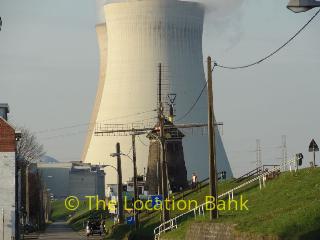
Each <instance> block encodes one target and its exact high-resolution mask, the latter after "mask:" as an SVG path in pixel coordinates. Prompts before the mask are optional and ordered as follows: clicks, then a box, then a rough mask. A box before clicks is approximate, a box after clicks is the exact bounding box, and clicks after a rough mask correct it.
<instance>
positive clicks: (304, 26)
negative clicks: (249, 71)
mask: <svg viewBox="0 0 320 240" xmlns="http://www.w3.org/2000/svg"><path fill="white" fill-rule="evenodd" d="M319 12H320V10H318V11H317V12H316V13H315V14H314V15H313V16H312V17H311V18H310V19H309V21H308V22H307V23H306V24H304V25H303V26H302V27H301V28H300V29H299V31H298V32H296V33H295V34H294V35H293V36H292V37H291V38H290V39H289V40H288V41H286V42H285V43H284V44H282V45H281V46H280V47H279V48H277V49H276V50H274V51H273V52H271V53H270V54H268V55H267V56H265V57H264V58H261V59H260V60H258V61H255V62H253V63H250V64H247V65H243V66H235V67H232V66H224V65H220V64H219V63H217V62H215V63H214V66H216V67H220V68H225V69H231V70H236V69H243V68H248V67H252V66H255V65H257V64H260V63H262V62H264V61H265V60H267V59H268V58H270V57H272V56H273V55H275V54H276V53H278V52H279V51H280V50H282V49H283V48H284V47H286V46H287V45H288V44H289V43H290V42H291V41H292V40H293V39H295V38H296V37H297V36H298V35H299V34H300V33H301V32H302V31H303V30H304V29H305V28H306V27H307V26H308V25H309V24H310V23H311V22H312V21H313V19H315V17H316V16H317V15H318V14H319Z"/></svg>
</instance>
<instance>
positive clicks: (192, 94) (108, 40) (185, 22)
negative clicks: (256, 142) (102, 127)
mask: <svg viewBox="0 0 320 240" xmlns="http://www.w3.org/2000/svg"><path fill="white" fill-rule="evenodd" d="M104 11H105V16H106V17H105V20H106V23H105V25H101V24H99V25H97V34H98V42H99V48H100V80H99V86H98V91H97V97H96V101H95V105H94V109H93V114H92V118H91V124H90V127H89V132H88V136H87V140H86V144H85V147H84V151H83V161H84V162H88V163H89V162H90V163H93V164H99V163H101V164H110V165H113V166H116V162H115V159H112V158H110V157H109V154H110V153H112V152H115V144H116V142H120V143H121V149H122V151H123V152H124V153H126V152H129V150H130V148H131V137H130V136H128V137H122V136H119V137H118V136H113V137H110V136H109V137H108V136H105V137H101V136H94V125H95V123H96V124H103V123H114V124H122V123H132V122H142V123H144V124H146V123H149V124H152V126H154V125H155V123H156V115H157V113H156V111H153V110H154V109H156V108H157V98H158V96H157V88H158V64H159V63H162V64H163V68H164V69H163V82H164V83H165V87H164V88H163V100H164V101H165V100H166V97H167V96H166V95H167V94H168V93H171V92H174V93H176V94H177V101H176V104H177V111H176V114H177V118H178V119H179V117H181V116H182V115H183V114H184V113H185V112H186V111H188V110H189V108H190V106H191V105H192V104H193V103H194V101H195V99H196V98H197V97H198V95H199V93H200V91H201V89H202V87H203V85H204V83H205V73H204V66H203V63H204V59H203V55H202V31H203V20H204V8H203V6H202V5H200V4H198V3H194V2H183V1H177V0H142V1H125V2H120V3H110V4H107V5H106V6H105V7H104ZM206 101H207V98H206V94H203V96H202V98H201V99H200V100H199V102H198V104H197V107H196V108H195V109H194V110H193V112H192V114H190V116H188V117H186V118H185V119H183V121H184V122H207V103H206ZM140 137H141V138H142V139H143V140H145V141H147V139H146V138H144V136H140ZM207 141H208V140H207V136H206V135H205V136H201V135H200V134H198V135H195V136H192V135H186V137H185V139H184V142H183V145H184V157H185V162H186V167H187V170H188V172H189V175H190V174H191V172H193V171H195V172H196V173H197V174H198V176H199V178H204V177H207V176H208V144H207ZM216 144H217V158H218V164H217V165H218V171H222V170H225V171H226V172H227V176H228V177H231V176H232V172H231V169H230V165H229V163H228V159H227V156H226V153H225V151H224V148H223V144H222V141H221V138H220V136H218V137H217V143H216ZM136 145H137V169H138V174H142V173H143V170H144V168H146V167H147V163H148V147H146V146H144V145H143V144H141V143H140V142H138V141H137V144H136ZM123 161H129V160H127V159H124V158H123ZM122 168H123V169H122V170H123V179H124V181H125V180H127V179H129V177H132V173H133V170H132V164H130V162H128V164H123V165H122ZM106 183H107V184H117V174H116V172H115V171H113V170H110V171H108V175H107V178H106Z"/></svg>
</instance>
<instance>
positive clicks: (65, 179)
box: [37, 162, 105, 199]
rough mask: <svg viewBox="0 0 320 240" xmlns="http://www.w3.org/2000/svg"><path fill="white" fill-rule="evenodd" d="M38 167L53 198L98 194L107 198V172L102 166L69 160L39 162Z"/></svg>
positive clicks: (81, 197)
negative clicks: (65, 161) (62, 161)
mask: <svg viewBox="0 0 320 240" xmlns="http://www.w3.org/2000/svg"><path fill="white" fill-rule="evenodd" d="M37 168H38V170H39V172H40V174H41V177H42V180H43V182H44V184H45V186H46V188H47V191H48V192H49V193H50V195H51V198H52V199H65V198H66V197H68V196H76V197H78V198H79V199H85V196H96V195H98V196H99V198H101V199H104V198H105V184H104V182H105V180H104V179H105V174H104V171H103V169H101V168H100V166H95V165H91V164H83V163H80V162H67V163H37Z"/></svg>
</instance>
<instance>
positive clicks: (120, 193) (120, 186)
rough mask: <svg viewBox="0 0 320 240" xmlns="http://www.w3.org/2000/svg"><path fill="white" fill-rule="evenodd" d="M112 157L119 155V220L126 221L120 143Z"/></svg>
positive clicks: (120, 221)
mask: <svg viewBox="0 0 320 240" xmlns="http://www.w3.org/2000/svg"><path fill="white" fill-rule="evenodd" d="M110 156H111V157H117V172H118V221H119V223H123V222H124V215H123V198H122V170H121V151H120V143H117V144H116V153H111V154H110Z"/></svg>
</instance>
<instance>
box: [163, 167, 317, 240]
mask: <svg viewBox="0 0 320 240" xmlns="http://www.w3.org/2000/svg"><path fill="white" fill-rule="evenodd" d="M242 195H243V197H244V198H245V199H248V208H249V211H225V212H220V218H219V220H218V221H219V222H224V223H236V224H237V230H239V231H244V232H250V233H256V234H259V235H273V236H279V237H280V238H281V239H303V240H304V239H320V169H310V168H308V169H303V170H299V171H298V172H297V173H295V172H292V173H285V174H282V175H281V176H280V177H279V178H277V179H274V180H272V181H268V182H267V186H266V188H264V189H262V190H261V191H260V190H259V189H258V187H251V188H250V189H248V190H247V191H245V192H243V193H242ZM238 197H239V196H238ZM194 221H195V220H194V219H189V220H186V221H184V222H183V223H182V224H181V225H180V226H179V228H178V229H177V230H174V231H171V232H168V233H166V234H164V237H165V239H175V240H177V239H184V237H185V234H186V230H187V229H188V226H189V225H190V224H192V223H193V222H194ZM197 221H199V220H197ZM202 221H209V220H208V214H206V216H205V217H204V218H203V219H202Z"/></svg>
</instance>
